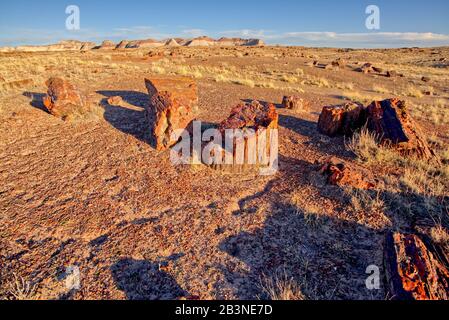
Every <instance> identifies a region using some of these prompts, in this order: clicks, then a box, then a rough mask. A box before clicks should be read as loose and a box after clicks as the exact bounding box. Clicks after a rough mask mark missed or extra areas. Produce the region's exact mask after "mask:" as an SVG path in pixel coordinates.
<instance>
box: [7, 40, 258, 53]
mask: <svg viewBox="0 0 449 320" xmlns="http://www.w3.org/2000/svg"><path fill="white" fill-rule="evenodd" d="M264 45H265V43H264V42H263V40H260V39H242V38H220V39H218V40H215V39H212V38H210V37H207V36H201V37H197V38H194V39H183V38H170V39H165V40H161V41H159V40H154V39H145V40H122V41H120V42H119V43H114V42H113V41H111V40H105V41H103V42H102V43H101V44H100V45H97V44H95V43H93V42H83V41H78V40H64V41H60V42H58V43H56V44H50V45H40V46H33V45H26V46H17V47H1V48H0V52H15V51H21V52H45V51H77V50H80V51H87V50H115V49H139V48H158V47H179V46H186V47H230V46H234V47H239V46H251V47H259V46H264Z"/></svg>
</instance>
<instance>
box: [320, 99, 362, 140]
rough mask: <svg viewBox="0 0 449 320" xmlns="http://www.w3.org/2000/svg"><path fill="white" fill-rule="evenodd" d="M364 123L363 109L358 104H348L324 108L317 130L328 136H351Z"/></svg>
mask: <svg viewBox="0 0 449 320" xmlns="http://www.w3.org/2000/svg"><path fill="white" fill-rule="evenodd" d="M364 123H365V108H364V106H363V105H362V104H360V103H355V102H349V103H345V104H342V105H336V106H325V107H324V108H323V111H322V112H321V114H320V118H319V120H318V130H319V131H320V132H321V133H322V134H325V135H328V136H331V137H332V136H336V135H338V134H343V135H352V134H353V133H354V131H355V130H357V129H359V128H361V127H362V126H363V124H364Z"/></svg>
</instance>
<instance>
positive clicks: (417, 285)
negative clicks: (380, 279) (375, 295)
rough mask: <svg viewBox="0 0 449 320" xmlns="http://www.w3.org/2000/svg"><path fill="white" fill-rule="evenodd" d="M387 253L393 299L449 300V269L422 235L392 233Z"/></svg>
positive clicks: (389, 236)
mask: <svg viewBox="0 0 449 320" xmlns="http://www.w3.org/2000/svg"><path fill="white" fill-rule="evenodd" d="M384 252H385V254H384V257H385V258H384V261H385V269H386V274H387V282H388V285H389V288H390V293H391V295H392V298H393V299H396V300H448V299H449V271H448V269H447V267H446V266H444V265H443V264H442V263H441V262H440V261H439V260H437V259H436V258H435V256H434V255H433V254H432V252H430V251H429V249H428V248H427V247H426V245H425V244H424V242H423V241H422V240H421V239H420V238H419V237H418V236H416V235H414V234H402V233H389V234H388V235H387V238H386V241H385V250H384Z"/></svg>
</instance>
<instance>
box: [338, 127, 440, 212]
mask: <svg viewBox="0 0 449 320" xmlns="http://www.w3.org/2000/svg"><path fill="white" fill-rule="evenodd" d="M377 141H378V139H377V137H376V136H375V135H373V134H371V133H369V132H368V131H367V130H366V129H364V130H362V131H361V132H360V133H357V134H355V135H354V137H353V138H352V139H351V140H350V141H349V142H348V143H347V144H346V147H347V149H348V150H350V151H352V152H353V153H354V154H355V155H356V156H357V158H358V159H359V161H361V162H363V163H364V164H365V165H367V166H372V167H373V168H380V167H382V168H401V170H402V172H401V174H397V173H396V174H389V173H387V174H386V176H385V177H384V179H383V180H384V184H385V190H383V193H384V194H383V195H382V196H381V198H380V199H381V200H383V201H384V202H385V204H386V205H387V207H388V209H389V210H390V211H394V212H397V213H401V214H402V213H408V214H409V215H410V216H414V215H416V214H419V215H426V216H429V215H430V216H431V217H432V218H433V219H441V217H442V216H444V215H445V214H447V213H446V212H447V208H446V206H447V204H446V203H445V202H446V200H445V197H447V192H448V190H449V168H448V166H445V165H443V164H437V163H433V162H428V161H425V160H420V159H417V158H413V157H403V156H402V155H400V154H399V153H397V152H396V151H395V150H394V149H392V148H389V147H388V146H381V145H379V144H378V143H377ZM376 201H377V200H376Z"/></svg>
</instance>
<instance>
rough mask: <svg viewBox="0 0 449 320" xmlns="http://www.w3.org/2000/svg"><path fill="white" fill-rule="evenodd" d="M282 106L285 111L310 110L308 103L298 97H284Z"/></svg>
mask: <svg viewBox="0 0 449 320" xmlns="http://www.w3.org/2000/svg"><path fill="white" fill-rule="evenodd" d="M282 106H283V107H284V108H285V109H291V110H294V111H308V110H309V109H310V103H309V102H308V101H307V100H305V99H303V98H300V97H298V96H284V98H283V99H282Z"/></svg>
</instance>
